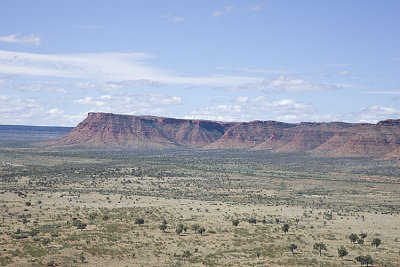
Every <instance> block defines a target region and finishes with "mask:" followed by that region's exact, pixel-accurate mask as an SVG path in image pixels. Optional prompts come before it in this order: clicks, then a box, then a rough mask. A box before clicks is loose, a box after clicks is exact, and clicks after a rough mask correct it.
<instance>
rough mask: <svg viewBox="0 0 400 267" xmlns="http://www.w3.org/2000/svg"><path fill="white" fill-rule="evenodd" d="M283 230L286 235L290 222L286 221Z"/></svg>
mask: <svg viewBox="0 0 400 267" xmlns="http://www.w3.org/2000/svg"><path fill="white" fill-rule="evenodd" d="M282 231H283V232H284V233H285V235H286V233H287V232H289V224H287V223H285V224H284V225H283V226H282Z"/></svg>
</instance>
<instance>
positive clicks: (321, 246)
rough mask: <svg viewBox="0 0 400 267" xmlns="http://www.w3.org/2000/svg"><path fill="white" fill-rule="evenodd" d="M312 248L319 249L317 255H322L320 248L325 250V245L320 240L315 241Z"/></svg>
mask: <svg viewBox="0 0 400 267" xmlns="http://www.w3.org/2000/svg"><path fill="white" fill-rule="evenodd" d="M313 249H314V250H318V251H319V256H321V255H322V250H327V248H326V245H325V244H324V243H322V242H319V243H315V244H314V246H313Z"/></svg>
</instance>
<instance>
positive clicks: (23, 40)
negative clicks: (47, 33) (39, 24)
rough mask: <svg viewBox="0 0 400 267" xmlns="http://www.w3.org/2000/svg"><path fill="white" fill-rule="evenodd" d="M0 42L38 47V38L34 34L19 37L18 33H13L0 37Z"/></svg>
mask: <svg viewBox="0 0 400 267" xmlns="http://www.w3.org/2000/svg"><path fill="white" fill-rule="evenodd" d="M0 42H5V43H16V44H33V45H40V37H39V36H37V35H35V34H30V35H21V34H20V33H13V34H10V35H6V36H0Z"/></svg>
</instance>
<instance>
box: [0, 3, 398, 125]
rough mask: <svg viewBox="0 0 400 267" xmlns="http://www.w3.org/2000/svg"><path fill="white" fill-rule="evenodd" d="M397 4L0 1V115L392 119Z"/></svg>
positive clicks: (42, 119)
mask: <svg viewBox="0 0 400 267" xmlns="http://www.w3.org/2000/svg"><path fill="white" fill-rule="evenodd" d="M399 14H400V1H375V0H374V1H369V0H334V1H333V0H332V1H330V0H326V1H320V0H315V1H311V0H304V1H298V0H292V1H289V0H266V1H252V0H248V1H244V0H241V1H239V0H236V1H225V0H220V1H215V0H214V1H183V0H182V1H161V0H160V1H152V0H147V1H135V0H132V1H118V0H116V1H73V0H72V1H71V0H69V1H61V0H60V1H40V0H37V1H18V0H12V1H11V0H10V1H9V0H2V1H0V25H1V27H0V124H29V125H65V126H75V125H76V124H77V123H79V122H80V121H81V120H83V119H84V118H85V117H86V115H87V112H91V111H96V112H113V113H122V114H133V115H156V116H166V117H176V118H195V119H212V120H222V121H251V120H279V121H285V122H301V121H349V122H371V123H375V122H377V121H379V120H383V119H388V118H400V18H399Z"/></svg>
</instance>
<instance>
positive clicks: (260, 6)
mask: <svg viewBox="0 0 400 267" xmlns="http://www.w3.org/2000/svg"><path fill="white" fill-rule="evenodd" d="M262 7H263V5H262V4H256V5H252V6H249V10H250V11H260V10H261V9H262Z"/></svg>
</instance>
